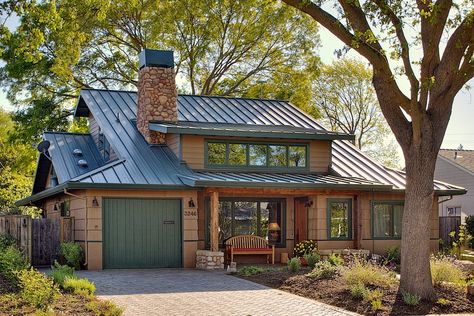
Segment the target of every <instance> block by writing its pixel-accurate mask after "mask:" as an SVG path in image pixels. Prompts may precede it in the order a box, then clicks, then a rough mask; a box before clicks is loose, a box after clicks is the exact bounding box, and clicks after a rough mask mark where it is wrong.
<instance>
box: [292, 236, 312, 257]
mask: <svg viewBox="0 0 474 316" xmlns="http://www.w3.org/2000/svg"><path fill="white" fill-rule="evenodd" d="M317 251H318V244H317V243H316V242H315V241H314V240H303V241H301V242H299V243H297V244H296V245H295V247H294V248H293V253H294V255H295V257H303V256H304V255H305V254H311V253H313V252H317Z"/></svg>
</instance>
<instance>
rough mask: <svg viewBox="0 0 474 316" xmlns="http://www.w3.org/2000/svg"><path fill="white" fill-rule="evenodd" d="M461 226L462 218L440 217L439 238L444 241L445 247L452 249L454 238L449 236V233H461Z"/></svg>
mask: <svg viewBox="0 0 474 316" xmlns="http://www.w3.org/2000/svg"><path fill="white" fill-rule="evenodd" d="M460 225H461V217H460V216H440V217H439V238H440V239H441V240H443V245H444V247H451V244H452V242H453V238H452V237H451V236H449V233H451V232H452V231H455V232H456V233H457V232H459V226H460Z"/></svg>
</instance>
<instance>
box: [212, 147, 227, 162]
mask: <svg viewBox="0 0 474 316" xmlns="http://www.w3.org/2000/svg"><path fill="white" fill-rule="evenodd" d="M226 147H227V146H226V144H225V143H208V144H207V157H208V159H207V161H208V163H209V164H210V165H224V164H225V155H226V151H227V149H226Z"/></svg>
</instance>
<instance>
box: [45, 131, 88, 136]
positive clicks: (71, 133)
mask: <svg viewBox="0 0 474 316" xmlns="http://www.w3.org/2000/svg"><path fill="white" fill-rule="evenodd" d="M43 134H61V135H79V136H91V133H75V132H54V131H44V132H43Z"/></svg>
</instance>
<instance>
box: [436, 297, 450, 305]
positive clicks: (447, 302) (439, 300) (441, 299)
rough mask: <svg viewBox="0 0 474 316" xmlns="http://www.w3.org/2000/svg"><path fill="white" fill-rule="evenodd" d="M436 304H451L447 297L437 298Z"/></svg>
mask: <svg viewBox="0 0 474 316" xmlns="http://www.w3.org/2000/svg"><path fill="white" fill-rule="evenodd" d="M436 304H438V305H441V306H449V305H451V304H452V302H451V301H450V300H448V299H445V298H442V297H440V298H438V300H437V301H436Z"/></svg>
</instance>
